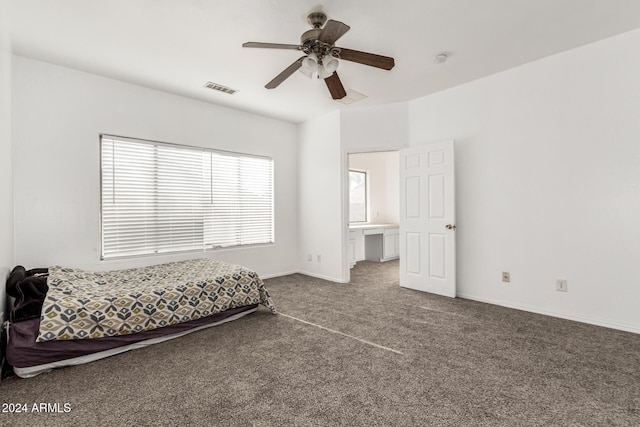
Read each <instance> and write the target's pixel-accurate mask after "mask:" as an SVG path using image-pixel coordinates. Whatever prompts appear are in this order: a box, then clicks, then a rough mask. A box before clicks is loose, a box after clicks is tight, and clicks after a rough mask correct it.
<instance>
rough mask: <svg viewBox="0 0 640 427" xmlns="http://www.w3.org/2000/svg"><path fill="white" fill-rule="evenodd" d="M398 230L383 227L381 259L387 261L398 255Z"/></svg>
mask: <svg viewBox="0 0 640 427" xmlns="http://www.w3.org/2000/svg"><path fill="white" fill-rule="evenodd" d="M399 246H400V230H399V229H398V228H385V230H384V235H383V239H382V259H381V260H380V261H387V260H390V259H396V258H398V257H399V256H400V247H399Z"/></svg>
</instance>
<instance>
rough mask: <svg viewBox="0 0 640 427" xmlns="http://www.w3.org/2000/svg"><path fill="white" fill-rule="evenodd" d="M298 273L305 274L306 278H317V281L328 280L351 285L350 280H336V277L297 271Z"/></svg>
mask: <svg viewBox="0 0 640 427" xmlns="http://www.w3.org/2000/svg"><path fill="white" fill-rule="evenodd" d="M297 273H300V274H304V275H305V276H311V277H315V278H317V279H322V280H328V281H329V282H335V283H349V281H348V280H342V279H336V278H335V277H329V276H325V275H323V274H318V273H311V272H309V271H303V270H299V271H297Z"/></svg>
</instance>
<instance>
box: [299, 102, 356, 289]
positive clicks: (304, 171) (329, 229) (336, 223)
mask: <svg viewBox="0 0 640 427" xmlns="http://www.w3.org/2000/svg"><path fill="white" fill-rule="evenodd" d="M298 144H299V145H298V220H299V223H298V250H299V254H298V257H297V260H298V264H299V266H300V270H301V272H302V273H304V274H308V275H311V276H315V277H321V278H324V279H327V280H332V281H336V282H343V281H346V280H347V276H346V275H347V274H348V268H347V265H346V263H345V261H346V258H345V255H346V249H345V248H344V245H343V242H346V221H348V217H347V219H345V218H344V215H343V209H342V207H343V203H344V198H345V197H346V194H344V192H341V190H340V189H341V186H342V182H343V181H342V180H343V178H344V177H343V175H346V173H343V167H344V169H346V156H344V158H343V156H342V154H341V149H340V113H339V111H336V112H333V113H329V114H326V115H324V116H321V117H318V118H316V119H312V120H308V121H306V122H304V123H301V124H300V125H299V126H298ZM309 255H311V258H312V260H311V261H308V256H309ZM318 255H320V261H318Z"/></svg>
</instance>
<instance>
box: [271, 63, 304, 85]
mask: <svg viewBox="0 0 640 427" xmlns="http://www.w3.org/2000/svg"><path fill="white" fill-rule="evenodd" d="M304 58H306V56H303V57H301V58H300V59H298V60H297V61H296V62H294V63H293V64H291V65H289V66H288V67H287V68H285V69H284V70H283V71H282V72H281V73H280V74H278V75H277V76H275V77H274V78H273V80H271V81H270V82H269V83H267V84H266V85H265V86H264V87H266V88H267V89H274V88H277V87H278V86H279V85H280V83H282V82H283V81H285V80H286V79H287V78H289V76H291V74H293V73H295V72H296V71H298V69H299V68H300V67H302V60H303V59H304Z"/></svg>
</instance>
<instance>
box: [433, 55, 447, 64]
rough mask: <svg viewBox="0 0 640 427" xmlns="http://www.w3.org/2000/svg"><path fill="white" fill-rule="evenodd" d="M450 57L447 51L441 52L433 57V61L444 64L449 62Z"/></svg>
mask: <svg viewBox="0 0 640 427" xmlns="http://www.w3.org/2000/svg"><path fill="white" fill-rule="evenodd" d="M448 57H449V55H447V54H446V53H439V54H437V55H436V56H434V57H433V62H435V63H436V64H444V63H445V62H447V58H448Z"/></svg>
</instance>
